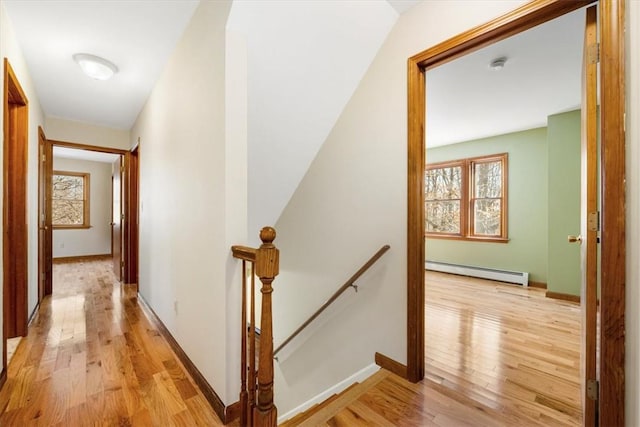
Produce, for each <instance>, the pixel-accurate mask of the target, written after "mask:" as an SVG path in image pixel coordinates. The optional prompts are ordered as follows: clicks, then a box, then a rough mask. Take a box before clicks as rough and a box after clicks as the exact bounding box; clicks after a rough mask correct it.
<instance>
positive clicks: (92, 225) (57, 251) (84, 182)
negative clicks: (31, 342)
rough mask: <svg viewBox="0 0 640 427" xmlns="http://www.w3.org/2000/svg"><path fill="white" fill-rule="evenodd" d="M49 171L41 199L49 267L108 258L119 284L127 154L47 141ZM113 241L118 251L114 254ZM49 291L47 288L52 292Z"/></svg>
mask: <svg viewBox="0 0 640 427" xmlns="http://www.w3.org/2000/svg"><path fill="white" fill-rule="evenodd" d="M47 144H48V145H49V146H50V147H51V149H50V150H49V153H50V154H48V156H50V159H49V162H48V163H49V164H50V165H51V167H50V168H49V169H48V170H46V171H45V174H46V175H47V176H48V177H49V178H48V182H49V184H48V185H45V186H44V188H43V192H45V193H46V194H44V195H42V194H41V197H43V198H44V200H45V201H46V203H47V208H48V209H45V210H46V211H48V212H49V214H48V215H45V218H47V221H48V224H46V226H47V227H49V228H50V229H51V238H50V239H49V240H47V239H45V240H44V241H43V243H44V244H50V248H51V261H50V262H51V263H52V264H53V263H65V262H77V261H86V260H96V259H97V260H99V259H106V258H108V259H109V260H110V262H111V264H112V265H113V266H114V268H113V271H114V274H115V275H116V277H117V279H118V280H122V279H123V277H122V276H121V275H122V271H123V270H124V265H125V263H126V257H123V254H126V252H127V251H125V250H124V248H125V247H126V246H125V245H126V244H127V239H125V238H124V237H123V234H122V233H123V228H122V224H123V223H126V215H125V206H124V200H125V199H126V197H127V194H128V191H127V188H126V185H125V183H126V182H127V181H126V177H127V173H126V169H125V166H126V164H127V157H128V152H127V151H125V150H119V149H110V148H104V147H95V146H89V145H83V144H76V143H70V142H63V141H52V140H49V141H47ZM114 243H115V244H116V245H117V248H115V250H114ZM52 291H53V289H49V292H48V293H51V292H52Z"/></svg>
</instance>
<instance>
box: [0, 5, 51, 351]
mask: <svg viewBox="0 0 640 427" xmlns="http://www.w3.org/2000/svg"><path fill="white" fill-rule="evenodd" d="M5 57H6V58H8V59H9V62H10V63H11V67H12V68H13V71H14V72H15V74H16V77H17V78H18V81H19V82H20V85H21V86H22V89H23V90H24V92H25V94H26V96H27V99H28V100H29V147H28V168H29V176H28V182H27V193H28V202H27V224H28V251H29V261H28V275H29V284H28V311H29V314H30V313H31V312H32V311H33V309H34V308H35V306H36V304H37V302H38V281H37V279H38V126H42V125H43V124H44V114H43V112H42V108H41V107H40V101H39V100H38V96H37V94H36V91H35V87H34V85H33V82H32V81H31V77H30V75H29V70H28V68H27V65H26V63H25V61H24V57H23V56H22V52H21V50H20V46H19V45H18V42H17V40H16V37H15V33H14V30H13V27H12V24H11V20H10V19H9V16H8V14H7V13H6V11H5V8H4V5H3V4H2V3H0V60H2V59H4V58H5ZM2 72H3V73H4V69H3V70H2ZM3 78H4V77H3ZM3 108H4V106H3V105H2V103H1V102H0V129H4V124H3V117H4V115H3V111H2V110H3ZM0 151H1V150H0ZM0 158H2V153H0ZM0 164H1V162H0ZM1 186H2V178H0V188H1ZM1 203H2V202H1V201H0V205H1ZM0 227H1V225H0ZM1 246H2V245H0V266H1V265H2V264H1V263H2V256H1V252H2V249H1ZM1 281H2V277H0V283H1ZM0 289H1V287H0ZM2 318H3V317H2V308H1V307H0V322H2ZM0 341H1V340H0ZM1 349H2V343H1V342H0V350H1Z"/></svg>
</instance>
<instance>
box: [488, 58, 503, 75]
mask: <svg viewBox="0 0 640 427" xmlns="http://www.w3.org/2000/svg"><path fill="white" fill-rule="evenodd" d="M506 63H507V57H506V56H501V57H500V58H496V59H494V60H493V61H491V62H490V63H489V68H490V69H492V70H494V71H500V70H502V69H503V68H504V65H505V64H506Z"/></svg>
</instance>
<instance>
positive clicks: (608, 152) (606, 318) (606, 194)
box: [599, 0, 626, 425]
mask: <svg viewBox="0 0 640 427" xmlns="http://www.w3.org/2000/svg"><path fill="white" fill-rule="evenodd" d="M624 28H625V2H624V0H602V1H600V46H601V55H600V57H601V58H602V59H601V61H600V75H601V77H600V79H601V82H602V83H601V86H600V123H601V135H600V138H601V180H602V181H601V182H602V190H601V194H602V225H601V229H602V243H601V245H602V247H601V251H602V259H601V266H602V267H601V272H600V274H601V276H600V277H601V294H600V302H601V305H600V358H599V360H600V393H599V414H600V425H625V410H624V409H625V406H624V401H625V369H624V365H625V286H626V241H625V220H626V209H625V185H626V184H625V182H626V178H625V138H626V135H625V130H624V115H625V102H626V101H625V55H624V51H625V46H624V44H625V43H624Z"/></svg>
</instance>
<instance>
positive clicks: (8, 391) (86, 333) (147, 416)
mask: <svg viewBox="0 0 640 427" xmlns="http://www.w3.org/2000/svg"><path fill="white" fill-rule="evenodd" d="M111 264H112V263H111V260H97V261H83V262H75V263H64V264H54V266H53V276H54V277H53V280H54V293H53V295H52V296H51V297H47V298H45V299H44V301H43V302H42V304H41V306H40V310H39V312H38V313H37V315H36V317H35V319H34V321H33V322H32V324H31V326H30V328H29V334H28V336H27V337H25V338H24V339H22V340H21V341H20V344H19V345H18V348H17V349H16V352H15V355H14V356H13V358H12V360H11V362H10V364H9V366H8V371H7V373H8V376H7V382H6V384H5V386H4V387H3V389H2V390H0V426H12V427H13V426H31V425H34V426H35V425H37V426H65V427H67V426H98V425H100V426H102V425H104V426H163V427H164V426H220V425H223V424H222V423H221V421H220V420H219V419H218V417H217V416H216V414H215V412H214V411H213V410H212V409H211V407H210V406H209V404H208V403H207V401H206V399H205V398H204V396H203V395H202V393H201V392H200V391H199V390H198V388H197V386H196V385H195V383H194V381H193V380H192V378H191V377H190V376H189V374H188V373H187V372H186V370H185V369H184V367H183V366H182V364H181V363H180V361H179V360H178V358H177V357H176V355H175V354H174V353H173V351H172V350H171V348H170V346H169V345H168V344H167V343H166V342H165V341H164V339H163V338H162V336H161V335H160V333H159V332H158V331H157V330H156V329H155V328H154V327H153V326H152V323H150V322H149V320H148V319H147V318H146V316H145V315H144V312H143V311H142V309H141V308H140V306H139V305H138V301H137V295H136V292H135V288H134V287H132V286H131V285H121V284H120V283H119V282H117V281H116V280H115V277H114V275H113V272H112V269H111Z"/></svg>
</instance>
